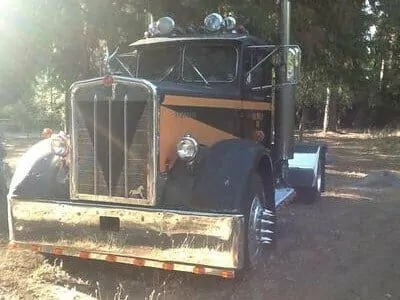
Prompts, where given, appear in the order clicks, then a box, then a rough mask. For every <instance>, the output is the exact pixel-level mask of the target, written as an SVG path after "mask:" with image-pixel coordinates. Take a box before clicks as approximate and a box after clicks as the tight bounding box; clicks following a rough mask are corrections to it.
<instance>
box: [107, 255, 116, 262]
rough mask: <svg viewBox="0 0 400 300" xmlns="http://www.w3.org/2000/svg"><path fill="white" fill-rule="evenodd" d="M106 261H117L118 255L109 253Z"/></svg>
mask: <svg viewBox="0 0 400 300" xmlns="http://www.w3.org/2000/svg"><path fill="white" fill-rule="evenodd" d="M106 261H108V262H116V261H117V257H116V256H115V255H110V254H108V255H107V256H106Z"/></svg>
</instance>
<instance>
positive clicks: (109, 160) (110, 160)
mask: <svg viewBox="0 0 400 300" xmlns="http://www.w3.org/2000/svg"><path fill="white" fill-rule="evenodd" d="M114 97H115V96H114V87H113V97H112V98H114ZM112 98H111V99H112ZM111 99H110V98H108V181H109V184H108V196H109V197H112V140H113V134H112V103H111Z"/></svg>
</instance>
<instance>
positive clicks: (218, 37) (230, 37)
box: [129, 34, 266, 47]
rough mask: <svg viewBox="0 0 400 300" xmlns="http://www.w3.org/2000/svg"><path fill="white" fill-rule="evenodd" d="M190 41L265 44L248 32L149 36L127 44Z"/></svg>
mask: <svg viewBox="0 0 400 300" xmlns="http://www.w3.org/2000/svg"><path fill="white" fill-rule="evenodd" d="M190 41H237V42H239V43H241V44H244V45H263V44H266V43H265V42H264V41H263V40H261V39H260V38H257V37H255V36H251V35H248V34H212V35H211V34H197V35H193V36H170V37H149V38H144V39H140V40H137V41H136V42H133V43H132V44H130V45H129V46H132V47H135V46H144V45H151V44H161V43H167V42H169V43H171V42H172V43H173V42H190Z"/></svg>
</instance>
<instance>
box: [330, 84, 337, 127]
mask: <svg viewBox="0 0 400 300" xmlns="http://www.w3.org/2000/svg"><path fill="white" fill-rule="evenodd" d="M338 97H339V94H338V91H337V89H332V90H331V97H330V98H331V100H330V101H329V120H328V130H329V131H333V132H336V131H337V128H338V126H337V125H338V111H337V103H338Z"/></svg>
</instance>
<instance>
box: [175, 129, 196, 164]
mask: <svg viewBox="0 0 400 300" xmlns="http://www.w3.org/2000/svg"><path fill="white" fill-rule="evenodd" d="M198 150H199V144H198V143H197V141H196V140H195V139H194V138H193V137H191V136H190V135H185V136H184V137H183V138H182V139H181V140H180V141H179V143H178V144H177V146H176V152H177V154H178V156H179V158H180V159H182V160H184V161H187V162H190V161H192V160H194V159H195V157H196V155H197V152H198Z"/></svg>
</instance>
